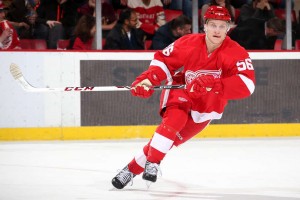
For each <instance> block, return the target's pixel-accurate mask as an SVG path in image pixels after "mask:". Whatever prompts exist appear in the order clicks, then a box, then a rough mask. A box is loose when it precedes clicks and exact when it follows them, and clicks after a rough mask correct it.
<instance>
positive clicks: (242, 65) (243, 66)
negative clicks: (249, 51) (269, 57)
mask: <svg viewBox="0 0 300 200" xmlns="http://www.w3.org/2000/svg"><path fill="white" fill-rule="evenodd" d="M236 66H237V67H238V70H239V71H244V70H254V68H253V65H252V61H251V59H250V58H247V59H245V60H243V61H238V62H237V63H236Z"/></svg>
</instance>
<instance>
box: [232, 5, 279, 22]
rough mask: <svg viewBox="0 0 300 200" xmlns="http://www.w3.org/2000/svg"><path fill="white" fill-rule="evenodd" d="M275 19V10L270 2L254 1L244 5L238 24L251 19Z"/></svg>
mask: <svg viewBox="0 0 300 200" xmlns="http://www.w3.org/2000/svg"><path fill="white" fill-rule="evenodd" d="M273 17H275V13H274V8H273V7H272V5H271V4H270V3H269V1H268V0H253V2H252V3H248V4H244V5H243V6H242V7H241V12H240V17H239V22H238V23H243V22H245V21H246V20H247V19H249V18H256V19H261V20H263V21H268V20H269V19H271V18H273Z"/></svg>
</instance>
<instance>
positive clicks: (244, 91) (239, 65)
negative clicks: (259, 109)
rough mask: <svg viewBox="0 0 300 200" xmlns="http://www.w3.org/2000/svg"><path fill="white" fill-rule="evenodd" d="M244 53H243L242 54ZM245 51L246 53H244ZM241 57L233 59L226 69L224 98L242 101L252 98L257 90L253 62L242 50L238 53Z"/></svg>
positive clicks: (223, 82)
mask: <svg viewBox="0 0 300 200" xmlns="http://www.w3.org/2000/svg"><path fill="white" fill-rule="evenodd" d="M241 51H242V53H240V52H241ZM243 51H244V52H243ZM238 52H239V54H240V55H241V56H239V57H236V58H233V59H232V60H231V62H230V63H229V66H230V67H229V68H228V69H226V70H227V72H225V73H224V74H225V76H224V77H222V79H221V81H222V84H223V98H225V99H228V100H232V99H242V98H246V97H248V96H250V95H251V94H252V93H253V92H254V89H255V73H254V67H253V64H252V60H251V58H250V57H249V55H248V53H247V52H246V51H245V50H244V49H242V50H240V51H238Z"/></svg>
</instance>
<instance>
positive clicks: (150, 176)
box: [143, 160, 161, 182]
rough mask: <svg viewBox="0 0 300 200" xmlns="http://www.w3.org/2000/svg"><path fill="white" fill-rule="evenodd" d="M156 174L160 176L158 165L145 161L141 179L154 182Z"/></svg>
mask: <svg viewBox="0 0 300 200" xmlns="http://www.w3.org/2000/svg"><path fill="white" fill-rule="evenodd" d="M158 172H159V173H160V175H161V171H160V168H159V164H157V163H152V162H149V161H148V160H147V162H146V165H145V169H144V173H143V179H144V180H146V181H151V182H156V179H157V173H158Z"/></svg>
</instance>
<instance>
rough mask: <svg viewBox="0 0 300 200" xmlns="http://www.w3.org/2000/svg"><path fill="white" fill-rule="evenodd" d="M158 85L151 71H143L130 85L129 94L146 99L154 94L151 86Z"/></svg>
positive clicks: (157, 80)
mask: <svg viewBox="0 0 300 200" xmlns="http://www.w3.org/2000/svg"><path fill="white" fill-rule="evenodd" d="M159 84H160V81H159V79H158V78H157V76H156V74H155V73H154V72H153V71H150V70H148V71H145V72H144V73H142V74H141V75H140V76H138V77H137V78H136V80H135V81H134V82H133V83H132V84H131V94H132V95H133V96H137V97H141V98H148V97H150V96H151V95H152V94H153V92H154V90H153V89H152V88H151V86H152V85H159Z"/></svg>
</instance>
